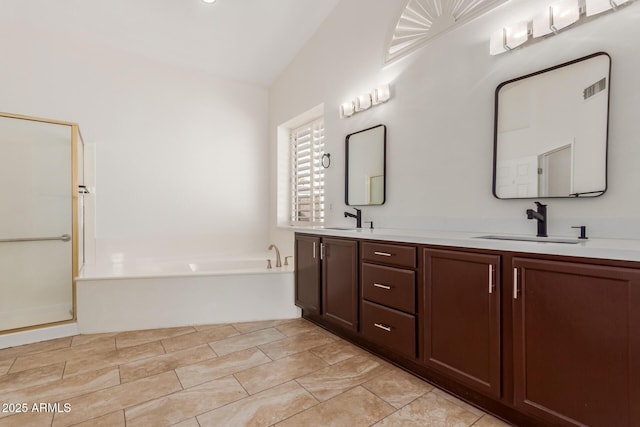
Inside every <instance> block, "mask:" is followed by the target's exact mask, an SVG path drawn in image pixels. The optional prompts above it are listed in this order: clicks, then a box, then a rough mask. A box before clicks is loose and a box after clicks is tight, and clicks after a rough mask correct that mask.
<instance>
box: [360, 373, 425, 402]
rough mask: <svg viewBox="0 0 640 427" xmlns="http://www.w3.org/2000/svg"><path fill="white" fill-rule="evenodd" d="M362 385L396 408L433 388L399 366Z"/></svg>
mask: <svg viewBox="0 0 640 427" xmlns="http://www.w3.org/2000/svg"><path fill="white" fill-rule="evenodd" d="M362 386H363V387H364V388H366V389H367V390H369V391H370V392H372V393H373V394H375V395H376V396H378V397H379V398H381V399H382V400H384V401H385V402H387V403H389V404H390V405H391V406H393V407H394V408H396V409H399V408H401V407H403V406H404V405H406V404H408V403H410V402H412V401H414V400H415V399H417V398H418V397H420V396H422V395H423V394H425V393H428V392H430V391H431V390H433V386H432V385H431V384H429V383H427V382H425V381H422V380H421V379H419V378H416V377H415V376H413V375H411V374H409V373H407V372H404V371H403V370H401V369H397V368H395V369H392V370H391V371H390V372H387V373H386V374H384V375H380V376H379V377H376V378H374V379H372V380H370V381H367V382H366V383H364V384H362Z"/></svg>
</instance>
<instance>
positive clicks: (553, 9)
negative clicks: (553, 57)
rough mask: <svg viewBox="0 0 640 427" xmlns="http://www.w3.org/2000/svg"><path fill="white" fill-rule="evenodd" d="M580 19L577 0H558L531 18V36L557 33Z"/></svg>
mask: <svg viewBox="0 0 640 427" xmlns="http://www.w3.org/2000/svg"><path fill="white" fill-rule="evenodd" d="M578 19H580V6H579V4H578V0H559V1H556V2H555V3H553V4H552V5H551V6H549V7H548V8H547V9H546V10H545V11H544V13H541V14H540V15H538V16H536V17H535V18H534V19H533V25H532V28H533V37H542V36H545V35H547V34H551V33H557V32H558V31H560V30H561V29H563V28H566V27H568V26H569V25H571V24H573V23H575V22H576V21H577V20H578Z"/></svg>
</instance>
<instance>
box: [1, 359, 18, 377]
mask: <svg viewBox="0 0 640 427" xmlns="http://www.w3.org/2000/svg"><path fill="white" fill-rule="evenodd" d="M14 360H16V359H15V358H13V359H5V360H0V376H2V375H5V374H6V373H7V372H9V368H11V365H13V362H14Z"/></svg>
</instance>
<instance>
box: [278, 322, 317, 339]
mask: <svg viewBox="0 0 640 427" xmlns="http://www.w3.org/2000/svg"><path fill="white" fill-rule="evenodd" d="M276 329H277V330H278V331H280V332H282V333H283V334H284V335H286V336H288V337H290V336H293V335H298V334H301V333H303V332H310V331H323V329H322V328H321V327H319V326H316V325H314V324H313V323H311V322H309V321H308V320H305V319H298V320H294V321H291V322H286V323H283V324H281V325H278V326H276Z"/></svg>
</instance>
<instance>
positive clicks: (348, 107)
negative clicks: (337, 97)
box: [340, 101, 356, 117]
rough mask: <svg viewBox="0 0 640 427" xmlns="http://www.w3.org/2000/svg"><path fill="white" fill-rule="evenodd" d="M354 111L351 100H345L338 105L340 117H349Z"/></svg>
mask: <svg viewBox="0 0 640 427" xmlns="http://www.w3.org/2000/svg"><path fill="white" fill-rule="evenodd" d="M355 112H356V109H355V105H354V104H353V101H349V102H345V103H343V104H342V105H340V117H351V116H353V114H354V113H355Z"/></svg>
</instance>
